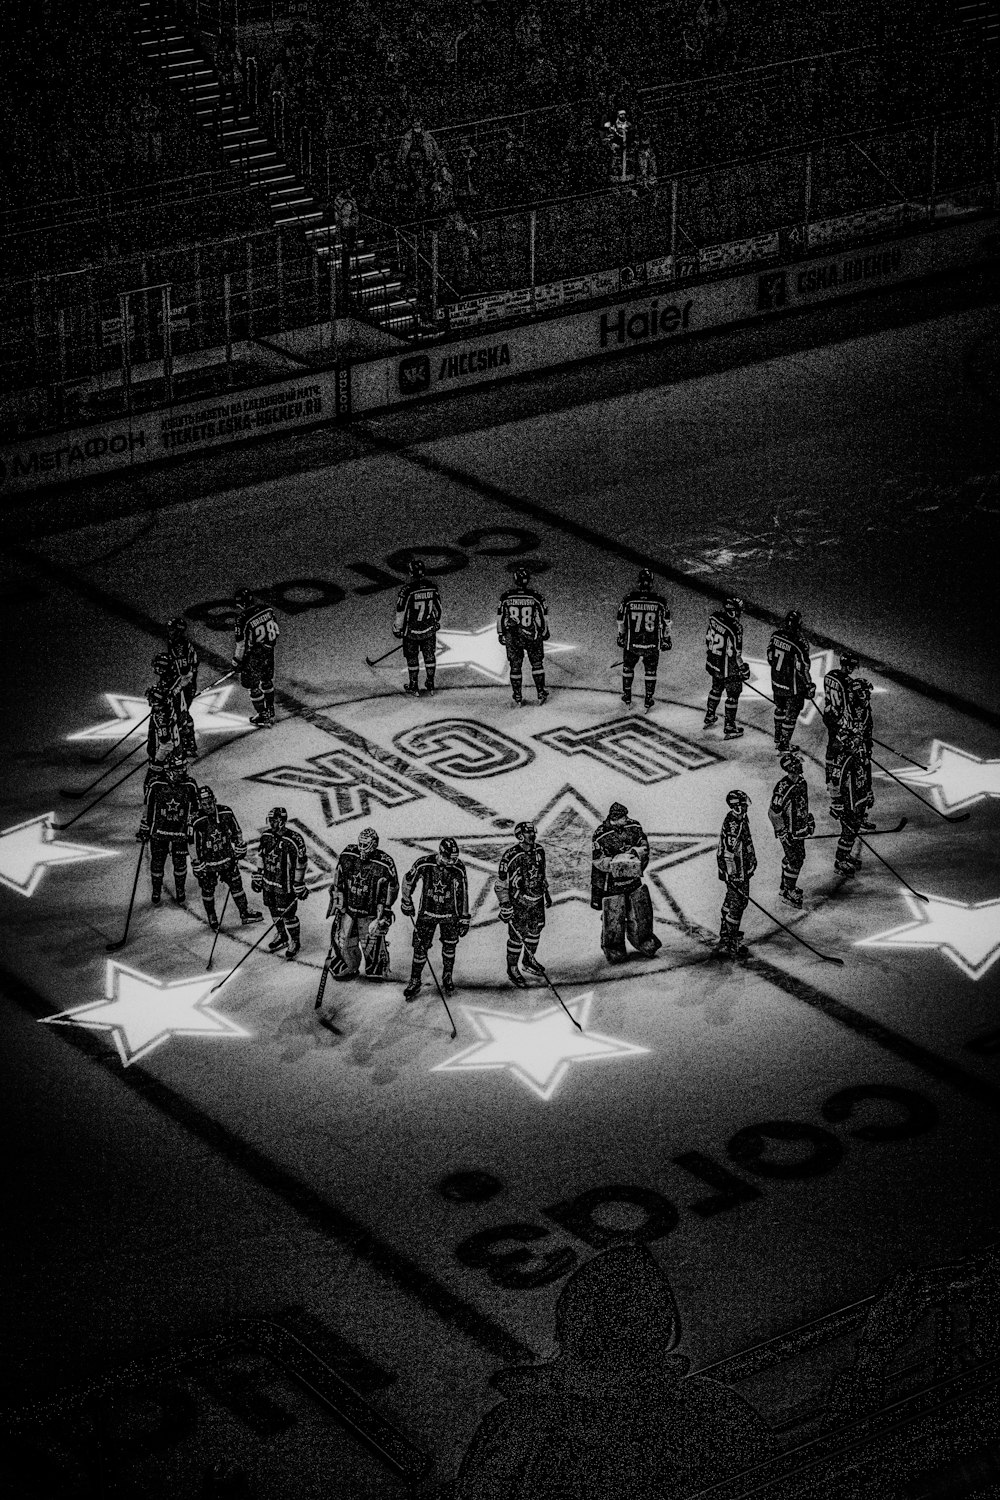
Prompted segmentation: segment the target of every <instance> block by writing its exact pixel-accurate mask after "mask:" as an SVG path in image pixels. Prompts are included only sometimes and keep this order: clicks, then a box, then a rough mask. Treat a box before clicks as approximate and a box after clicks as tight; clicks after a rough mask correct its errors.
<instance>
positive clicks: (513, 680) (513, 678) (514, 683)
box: [510, 672, 521, 698]
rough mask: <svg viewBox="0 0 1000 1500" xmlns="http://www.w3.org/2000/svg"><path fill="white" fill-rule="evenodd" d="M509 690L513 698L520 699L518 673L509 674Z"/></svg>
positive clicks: (519, 675) (519, 678) (519, 676)
mask: <svg viewBox="0 0 1000 1500" xmlns="http://www.w3.org/2000/svg"><path fill="white" fill-rule="evenodd" d="M510 690H511V692H512V693H513V694H514V697H515V698H520V696H521V674H520V672H511V674H510Z"/></svg>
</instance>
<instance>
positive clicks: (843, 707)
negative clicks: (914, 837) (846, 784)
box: [823, 651, 859, 818]
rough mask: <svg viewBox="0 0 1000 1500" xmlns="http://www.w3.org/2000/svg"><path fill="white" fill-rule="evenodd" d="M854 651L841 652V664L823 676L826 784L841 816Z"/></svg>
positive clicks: (833, 812) (832, 806)
mask: <svg viewBox="0 0 1000 1500" xmlns="http://www.w3.org/2000/svg"><path fill="white" fill-rule="evenodd" d="M858 665H859V663H858V658H857V657H856V656H855V655H854V653H853V651H842V652H841V653H840V665H839V666H838V667H834V668H833V670H832V671H830V672H827V674H826V676H825V677H824V678H823V723H824V724H825V725H826V734H827V740H826V785H827V789H828V790H829V793H830V813H831V815H832V816H833V817H835V818H836V817H839V816H840V808H839V805H838V790H837V789H838V787H839V786H840V767H841V762H842V761H843V758H844V754H845V751H844V743H843V741H844V734H845V732H846V730H847V727H848V723H849V720H850V702H851V683H852V681H853V675H852V674H853V673H854V672H855V671H856V670H857V668H858Z"/></svg>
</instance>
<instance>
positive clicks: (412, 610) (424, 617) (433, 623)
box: [392, 557, 441, 696]
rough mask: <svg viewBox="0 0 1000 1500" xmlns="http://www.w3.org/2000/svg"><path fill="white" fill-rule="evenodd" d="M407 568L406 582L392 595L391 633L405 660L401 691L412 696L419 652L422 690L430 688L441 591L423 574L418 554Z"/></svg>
mask: <svg viewBox="0 0 1000 1500" xmlns="http://www.w3.org/2000/svg"><path fill="white" fill-rule="evenodd" d="M408 572H409V575H410V578H409V582H408V583H404V585H403V587H402V588H401V589H400V591H399V594H398V595H397V597H396V618H395V620H394V622H393V627H392V633H393V635H394V636H395V637H396V639H397V641H402V643H403V660H404V661H405V662H406V673H407V679H408V680H407V683H406V686H405V688H404V689H403V692H404V693H409V694H410V695H411V696H413V695H415V694H416V693H417V691H418V688H417V677H418V676H419V672H420V658H421V656H422V657H423V659H424V676H425V678H426V682H425V690H426V691H427V692H428V693H433V691H434V674H435V672H436V671H437V632H438V626H439V625H440V623H441V595H440V594H439V593H438V586H437V584H436V583H435V582H434V581H433V579H429V578H428V577H427V576H426V574H427V570H426V568H425V567H424V564H423V563H422V562H421V560H420V558H419V557H414V558H411V560H410V564H409V568H408Z"/></svg>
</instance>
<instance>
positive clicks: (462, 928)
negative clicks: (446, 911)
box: [458, 917, 469, 938]
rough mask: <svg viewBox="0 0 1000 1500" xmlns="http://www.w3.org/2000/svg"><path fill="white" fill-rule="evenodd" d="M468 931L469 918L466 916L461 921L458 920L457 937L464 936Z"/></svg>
mask: <svg viewBox="0 0 1000 1500" xmlns="http://www.w3.org/2000/svg"><path fill="white" fill-rule="evenodd" d="M468 931H469V919H468V917H466V918H465V919H464V920H463V921H461V922H459V924H458V935H459V937H460V938H464V937H465V936H466V934H467V933H468Z"/></svg>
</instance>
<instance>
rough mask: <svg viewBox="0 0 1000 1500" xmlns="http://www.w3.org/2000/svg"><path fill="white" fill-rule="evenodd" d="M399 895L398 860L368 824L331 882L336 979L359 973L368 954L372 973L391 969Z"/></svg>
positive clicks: (346, 852)
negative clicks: (392, 931) (389, 935)
mask: <svg viewBox="0 0 1000 1500" xmlns="http://www.w3.org/2000/svg"><path fill="white" fill-rule="evenodd" d="M398 895H399V876H398V875H397V874H396V866H395V863H394V862H393V860H392V859H391V857H390V856H389V855H388V854H386V852H385V850H384V849H380V848H379V846H378V834H377V833H376V832H375V829H374V828H362V830H361V832H360V833H359V834H358V841H357V843H356V844H347V845H346V847H345V848H344V849H342V850H341V853H340V858H339V860H338V861H337V873H336V875H335V876H334V881H333V885H332V886H331V887H330V903H329V906H328V908H327V913H326V914H327V916H328V917H332V918H333V928H332V930H331V933H330V946H331V947H332V949H333V959H332V961H331V964H330V973H331V974H332V975H333V977H334V979H353V978H354V977H355V975H356V974H357V973H358V971H359V970H360V968H361V956H362V954H364V959H365V973H366V975H368V977H369V978H375V979H377V978H380V977H381V976H382V975H383V974H386V973H387V972H388V969H389V946H388V944H387V942H386V934H387V933H388V931H389V928H390V927H391V925H392V921H393V913H392V908H393V906H394V904H395V901H396V897H397V896H398Z"/></svg>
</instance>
